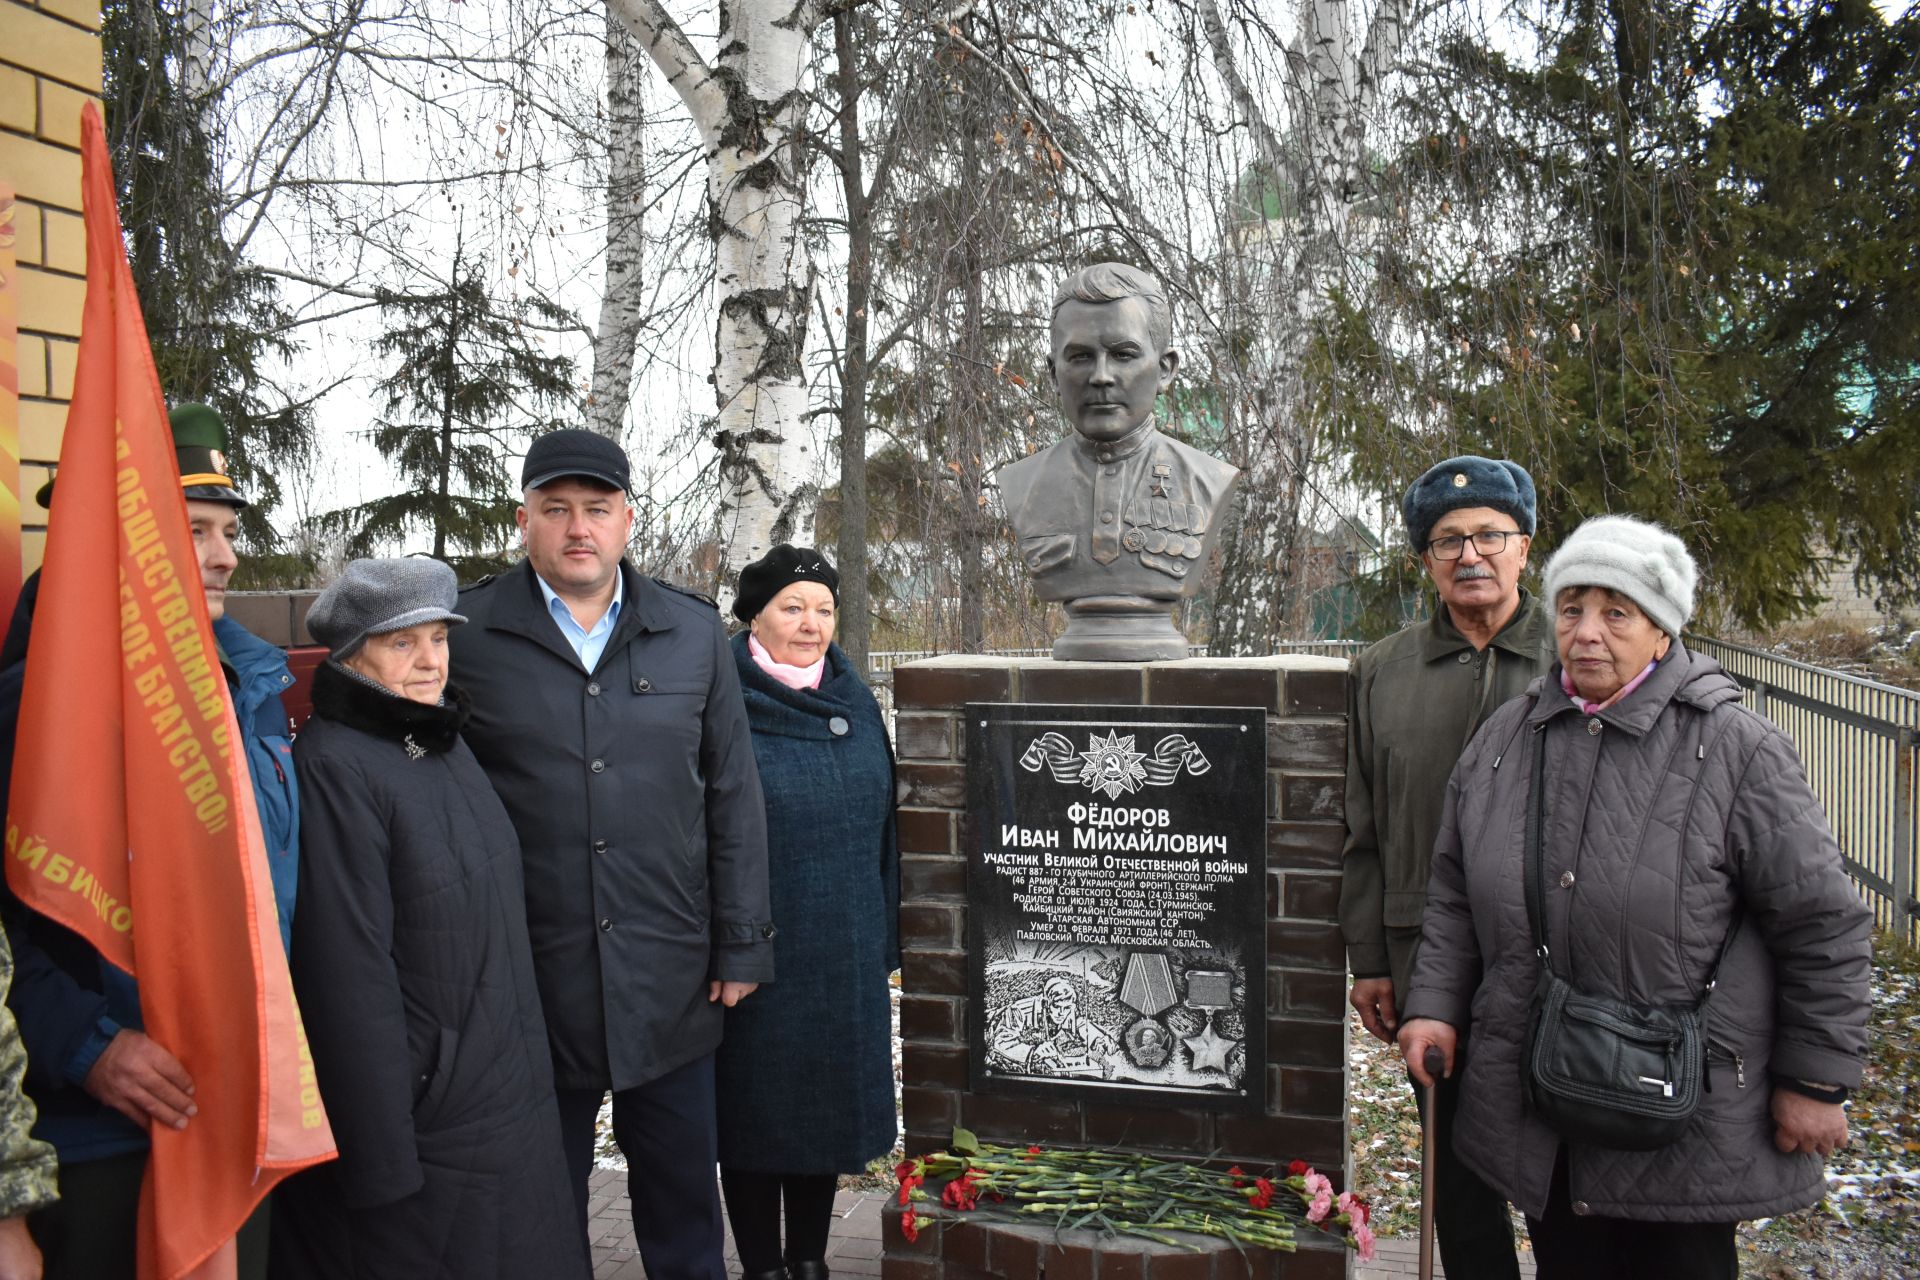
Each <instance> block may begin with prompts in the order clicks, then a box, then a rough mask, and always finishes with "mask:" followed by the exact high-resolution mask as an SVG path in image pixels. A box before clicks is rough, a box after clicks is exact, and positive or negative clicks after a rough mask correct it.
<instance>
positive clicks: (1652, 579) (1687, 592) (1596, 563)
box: [1546, 516, 1700, 640]
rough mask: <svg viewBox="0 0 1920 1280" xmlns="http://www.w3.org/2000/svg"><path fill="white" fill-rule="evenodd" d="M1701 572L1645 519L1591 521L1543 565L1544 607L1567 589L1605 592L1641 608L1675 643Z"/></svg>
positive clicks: (1664, 532) (1680, 545) (1684, 547)
mask: <svg viewBox="0 0 1920 1280" xmlns="http://www.w3.org/2000/svg"><path fill="white" fill-rule="evenodd" d="M1699 577H1700V570H1699V568H1698V566H1696V565H1695V564H1694V562H1693V557H1692V556H1691V555H1689V554H1688V552H1687V545H1686V543H1684V542H1682V541H1680V539H1678V538H1676V537H1675V536H1674V535H1673V534H1671V533H1669V532H1668V531H1667V530H1665V529H1663V528H1661V527H1660V526H1659V525H1657V524H1654V523H1653V522H1652V521H1650V520H1636V519H1635V518H1634V517H1632V516H1595V517H1594V518H1593V519H1591V520H1588V521H1587V522H1586V523H1584V524H1582V525H1581V526H1580V527H1579V528H1578V529H1575V530H1574V531H1573V532H1572V533H1570V534H1568V535H1567V540H1566V541H1565V542H1563V543H1561V544H1560V547H1559V550H1557V551H1555V552H1554V553H1553V558H1552V559H1550V560H1548V561H1547V572H1546V588H1547V603H1548V606H1549V607H1553V605H1554V603H1555V602H1556V601H1558V600H1559V598H1560V593H1561V592H1562V591H1564V590H1566V589H1567V588H1568V587H1606V588H1607V589H1608V590H1610V591H1618V592H1619V593H1620V594H1621V595H1623V596H1625V597H1626V598H1627V599H1629V600H1631V601H1633V602H1634V603H1635V604H1637V605H1639V606H1640V609H1641V611H1642V612H1643V613H1645V614H1646V615H1647V616H1648V617H1649V618H1651V619H1653V625H1655V626H1656V627H1659V628H1660V629H1661V630H1662V631H1664V632H1666V633H1667V634H1668V635H1670V636H1672V637H1674V638H1675V639H1676V640H1677V639H1679V637H1680V632H1681V631H1682V630H1684V629H1685V628H1686V625H1687V620H1688V619H1689V618H1691V617H1693V589H1694V584H1695V583H1696V582H1697V581H1698V580H1699Z"/></svg>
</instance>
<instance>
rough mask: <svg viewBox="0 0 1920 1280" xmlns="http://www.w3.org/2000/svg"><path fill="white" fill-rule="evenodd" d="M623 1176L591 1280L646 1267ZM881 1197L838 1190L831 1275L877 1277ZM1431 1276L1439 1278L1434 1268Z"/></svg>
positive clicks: (1392, 1271) (613, 1191)
mask: <svg viewBox="0 0 1920 1280" xmlns="http://www.w3.org/2000/svg"><path fill="white" fill-rule="evenodd" d="M626 1192H627V1175H626V1174H625V1173H622V1172H618V1171H616V1170H613V1169H596V1170H594V1174H593V1182H592V1198H591V1200H590V1201H589V1203H588V1208H589V1211H590V1215H591V1217H590V1221H589V1222H588V1224H587V1230H588V1235H589V1237H590V1238H591V1239H592V1241H593V1274H594V1278H595V1280H641V1278H642V1277H643V1276H645V1275H646V1268H644V1267H642V1266H641V1265H640V1256H639V1255H638V1254H637V1253H635V1252H634V1250H633V1224H632V1222H631V1221H630V1220H629V1218H628V1216H627V1194H626ZM885 1200H886V1197H884V1196H879V1195H873V1194H861V1193H859V1192H855V1191H842V1192H841V1193H840V1194H839V1196H838V1197H836V1198H835V1200H834V1210H833V1211H834V1215H835V1217H836V1218H837V1221H836V1222H835V1223H834V1225H833V1236H832V1238H831V1241H830V1242H829V1243H828V1245H827V1266H828V1268H829V1269H830V1270H831V1271H832V1272H833V1274H834V1275H836V1276H877V1275H879V1274H880V1232H881V1229H882V1213H883V1207H884V1202H885ZM1419 1261H1420V1250H1419V1246H1418V1244H1417V1242H1415V1241H1413V1240H1382V1241H1381V1242H1380V1249H1379V1252H1378V1254H1377V1256H1376V1257H1375V1258H1374V1260H1373V1261H1372V1262H1371V1263H1369V1264H1368V1265H1366V1266H1364V1267H1362V1266H1358V1265H1355V1266H1353V1267H1352V1268H1350V1269H1349V1274H1350V1275H1351V1276H1352V1280H1405V1278H1406V1277H1408V1276H1416V1275H1418V1274H1419ZM1434 1273H1435V1274H1436V1275H1444V1274H1445V1273H1444V1272H1442V1271H1440V1270H1439V1268H1438V1266H1437V1265H1436V1267H1435V1268H1434ZM727 1274H728V1275H729V1276H738V1275H739V1274H740V1261H739V1259H738V1258H736V1257H735V1256H734V1253H733V1238H732V1237H731V1236H729V1237H728V1238H727ZM1520 1274H1521V1275H1522V1276H1531V1275H1532V1274H1533V1259H1532V1257H1531V1256H1530V1255H1528V1254H1525V1253H1522V1254H1521V1255H1520Z"/></svg>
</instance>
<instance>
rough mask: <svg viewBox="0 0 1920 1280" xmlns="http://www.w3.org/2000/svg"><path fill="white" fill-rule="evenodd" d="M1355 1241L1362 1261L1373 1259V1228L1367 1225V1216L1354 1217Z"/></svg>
mask: <svg viewBox="0 0 1920 1280" xmlns="http://www.w3.org/2000/svg"><path fill="white" fill-rule="evenodd" d="M1353 1243H1354V1247H1355V1248H1357V1249H1358V1250H1359V1251H1360V1261H1362V1262H1372V1261H1373V1228H1372V1227H1370V1226H1368V1225H1367V1222H1366V1219H1365V1218H1356V1219H1354V1223H1353Z"/></svg>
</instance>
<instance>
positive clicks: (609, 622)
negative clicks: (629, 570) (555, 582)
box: [533, 573, 627, 672]
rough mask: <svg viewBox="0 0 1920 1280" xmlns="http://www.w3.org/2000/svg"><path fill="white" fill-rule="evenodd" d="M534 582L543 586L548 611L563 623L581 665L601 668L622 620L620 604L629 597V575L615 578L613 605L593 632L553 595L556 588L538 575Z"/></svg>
mask: <svg viewBox="0 0 1920 1280" xmlns="http://www.w3.org/2000/svg"><path fill="white" fill-rule="evenodd" d="M533 580H534V581H535V582H537V583H539V584H540V594H541V595H543V596H545V597H546V598H547V612H548V613H551V614H552V615H553V620H554V622H556V623H558V624H559V627H560V634H561V635H563V636H565V637H566V638H567V643H568V644H570V645H572V646H573V651H574V653H576V654H578V655H579V657H580V665H581V666H582V667H585V668H586V669H587V670H588V671H589V672H590V671H592V670H593V669H594V668H595V667H597V666H599V665H600V655H601V654H603V653H605V652H606V651H607V641H608V640H609V639H611V638H612V636H613V624H614V623H616V622H618V621H620V605H621V602H622V601H624V600H625V599H626V594H627V575H626V574H624V573H615V574H614V575H613V602H612V603H611V604H609V605H608V606H607V611H606V612H605V613H603V614H601V615H600V621H598V622H596V623H594V624H593V629H592V630H590V631H589V630H587V629H586V628H584V627H582V626H581V625H580V624H579V623H578V622H576V621H575V620H574V617H573V610H571V609H569V608H567V602H566V601H565V600H562V599H561V598H560V597H559V596H557V595H555V594H554V593H553V588H552V587H550V586H548V585H547V580H546V579H545V578H543V577H541V576H540V575H539V574H537V573H536V574H534V575H533Z"/></svg>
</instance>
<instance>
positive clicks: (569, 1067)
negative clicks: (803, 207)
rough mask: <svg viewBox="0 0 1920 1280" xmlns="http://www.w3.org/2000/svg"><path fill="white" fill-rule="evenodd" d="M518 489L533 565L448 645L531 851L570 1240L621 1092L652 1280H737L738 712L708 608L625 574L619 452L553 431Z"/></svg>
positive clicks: (762, 933) (745, 962) (764, 924)
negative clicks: (731, 1177)
mask: <svg viewBox="0 0 1920 1280" xmlns="http://www.w3.org/2000/svg"><path fill="white" fill-rule="evenodd" d="M520 476H521V485H522V488H523V489H524V491H525V492H524V495H523V505H522V506H521V508H520V511H519V513H518V516H517V519H518V521H519V524H520V535H521V538H522V540H523V541H524V542H525V544H526V549H527V555H526V559H525V560H523V561H522V562H521V563H520V564H518V565H516V566H515V567H514V568H513V569H511V570H509V571H508V572H506V573H503V574H500V575H499V576H497V577H494V578H490V579H488V580H487V581H485V582H483V583H479V584H476V585H475V586H472V587H469V588H468V589H467V590H466V591H464V592H462V593H461V595H460V612H461V613H462V614H464V615H466V617H467V618H468V619H469V621H468V623H467V625H466V626H464V627H460V628H458V629H457V630H455V631H454V632H453V634H452V635H451V636H450V637H449V643H450V646H451V650H452V657H453V668H452V676H453V679H454V681H455V682H456V683H458V684H459V685H460V686H461V687H462V688H464V689H466V690H467V692H468V693H469V694H470V695H472V698H473V715H472V718H471V719H469V720H468V722H467V727H466V729H465V731H464V735H463V736H464V737H465V738H466V740H467V744H468V745H469V746H471V747H472V748H473V753H474V755H475V756H476V757H478V758H479V761H480V765H481V767H482V768H483V769H485V770H486V772H487V776H488V777H489V778H490V779H491V780H492V782H493V785H494V790H495V791H497V792H498V793H499V795H500V799H501V800H502V802H504V803H505V805H506V807H507V813H508V814H509V815H510V816H511V817H512V819H513V825H514V828H515V830H516V831H517V832H518V833H519V836H520V850H521V860H522V862H523V864H524V866H525V869H526V895H527V929H528V933H529V935H530V936H531V939H532V942H533V967H534V978H535V980H536V981H537V982H538V984H539V987H540V1004H541V1009H542V1012H544V1014H545V1015H546V1019H547V1044H548V1047H549V1048H550V1049H551V1050H552V1053H553V1081H554V1086H555V1096H556V1100H557V1101H558V1103H559V1107H560V1125H561V1135H560V1136H561V1143H562V1145H563V1147H564V1149H565V1152H566V1156H567V1164H568V1173H569V1176H570V1178H571V1180H572V1183H573V1193H574V1196H575V1198H576V1201H577V1206H578V1209H579V1213H580V1230H581V1233H582V1235H583V1236H584V1235H585V1232H586V1226H587V1177H588V1174H589V1172H590V1171H591V1169H592V1167H593V1144H594V1127H595V1125H594V1122H595V1119H596V1117H597V1116H598V1115H599V1111H600V1104H601V1102H602V1100H603V1099H605V1097H606V1096H607V1094H608V1092H609V1091H611V1092H612V1094H613V1137H614V1141H615V1142H617V1143H618V1144H619V1146H620V1150H621V1151H622V1152H623V1153H624V1154H625V1155H626V1158H627V1167H628V1169H629V1171H630V1172H629V1181H628V1187H629V1195H630V1199H631V1201H632V1210H633V1228H634V1237H635V1243H636V1245H637V1247H638V1249H639V1253H640V1258H641V1261H642V1263H643V1265H644V1266H645V1267H646V1272H647V1275H649V1276H651V1277H653V1278H654V1280H724V1277H725V1275H726V1268H725V1264H724V1262H723V1259H722V1252H721V1250H722V1245H723V1240H722V1235H721V1225H720V1224H721V1219H720V1197H719V1193H718V1185H717V1181H716V1179H715V1177H714V1166H715V1164H716V1163H717V1161H718V1159H719V1153H718V1137H717V1134H716V1131H715V1125H714V1114H715V1108H716V1106H717V1105H719V1100H717V1099H716V1097H715V1085H714V1078H715V1077H714V1050H715V1049H716V1048H718V1046H719V1043H720V1030H721V1024H722V1020H723V1015H724V1012H725V1009H726V1007H728V1006H731V1005H733V1004H735V1003H737V1002H738V1001H740V1000H741V999H743V998H745V997H746V996H747V995H748V994H750V993H751V992H752V991H753V989H754V987H755V986H756V985H757V984H759V983H761V982H764V981H767V980H769V979H771V978H772V977H773V924H772V922H771V920H770V919H769V917H770V915H771V910H770V908H769V905H768V901H767V897H768V894H767V843H766V810H765V806H764V804H763V803H762V801H761V797H760V775H759V772H758V770H757V769H756V768H755V766H754V759H753V743H752V738H751V734H750V733H749V731H748V728H747V718H746V703H745V702H744V701H743V700H742V698H741V696H740V686H739V680H738V677H737V675H736V674H735V670H736V669H735V666H734V663H733V659H732V655H731V654H730V653H729V652H728V647H727V636H726V630H725V628H724V627H723V626H722V625H721V622H720V615H719V613H718V611H717V610H716V609H715V608H714V606H713V602H712V601H711V600H707V599H705V598H704V597H700V596H695V595H693V594H692V593H690V592H685V591H681V590H679V589H678V588H676V587H673V586H671V585H669V584H667V583H664V582H661V581H659V580H657V579H654V578H649V577H646V576H645V575H643V574H641V573H640V572H638V571H637V570H636V569H635V568H634V567H633V566H632V565H631V564H628V563H626V561H625V560H624V558H623V557H624V553H625V551H626V546H627V538H628V536H629V534H630V533H631V532H632V529H633V508H632V507H631V506H630V505H629V504H628V501H627V494H628V490H629V487H630V484H631V476H632V473H631V470H630V468H629V466H628V462H627V455H626V454H625V452H623V451H622V450H621V448H620V446H619V445H618V444H616V443H615V442H614V441H612V440H609V439H607V438H605V437H603V436H599V435H596V434H594V433H593V432H591V431H579V430H564V431H555V432H551V433H549V434H547V435H544V436H541V437H540V438H539V439H537V440H535V441H534V442H533V445H532V447H531V448H530V449H528V451H527V461H526V465H525V466H524V467H523V468H522V469H521V473H520Z"/></svg>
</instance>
